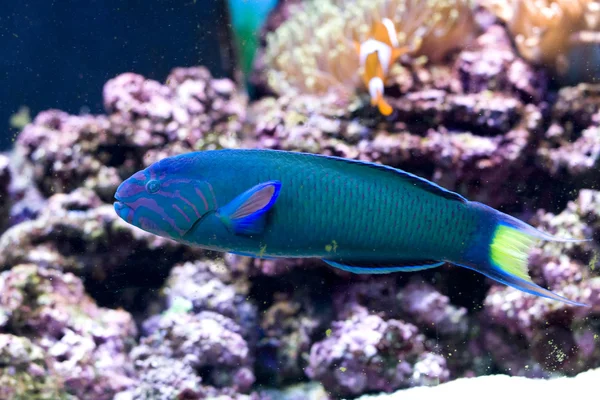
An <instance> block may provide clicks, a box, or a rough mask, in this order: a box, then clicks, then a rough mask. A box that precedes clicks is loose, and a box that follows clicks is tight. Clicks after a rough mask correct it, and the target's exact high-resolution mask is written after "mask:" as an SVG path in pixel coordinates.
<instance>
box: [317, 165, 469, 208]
mask: <svg viewBox="0 0 600 400" xmlns="http://www.w3.org/2000/svg"><path fill="white" fill-rule="evenodd" d="M311 155H313V156H315V157H325V158H331V159H335V160H338V161H342V162H346V163H349V164H360V165H364V166H367V167H371V168H374V169H378V170H381V171H386V172H389V173H393V174H395V175H396V177H398V178H400V179H404V180H405V181H406V182H408V183H411V184H413V185H414V186H416V187H418V188H420V189H423V190H425V191H427V192H429V193H432V194H435V195H437V196H441V197H443V198H446V199H449V200H455V201H459V202H461V203H467V202H468V200H467V199H465V198H464V197H462V196H461V195H460V194H458V193H455V192H452V191H450V190H448V189H444V188H443V187H441V186H439V185H436V184H435V183H433V182H430V181H428V180H427V179H425V178H421V177H418V176H416V175H413V174H411V173H410V172H406V171H402V170H401V169H396V168H393V167H389V166H387V165H383V164H375V163H372V162H369V161H362V160H351V159H348V158H341V157H335V156H326V155H321V154H311Z"/></svg>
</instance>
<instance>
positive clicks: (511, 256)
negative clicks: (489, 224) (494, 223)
mask: <svg viewBox="0 0 600 400" xmlns="http://www.w3.org/2000/svg"><path fill="white" fill-rule="evenodd" d="M535 241H536V239H535V238H533V237H532V236H530V235H528V234H526V233H523V232H521V231H519V230H518V229H515V228H512V227H510V226H506V225H502V224H500V225H498V227H497V228H496V231H495V232H494V238H493V239H492V244H491V246H490V258H491V260H492V263H493V264H494V265H495V266H496V267H498V268H500V269H501V270H503V271H505V272H506V273H508V274H510V275H514V276H517V277H519V278H521V279H524V280H526V281H529V282H531V277H530V276H529V272H528V268H527V266H528V263H529V251H530V250H531V247H532V246H533V244H534V243H535Z"/></svg>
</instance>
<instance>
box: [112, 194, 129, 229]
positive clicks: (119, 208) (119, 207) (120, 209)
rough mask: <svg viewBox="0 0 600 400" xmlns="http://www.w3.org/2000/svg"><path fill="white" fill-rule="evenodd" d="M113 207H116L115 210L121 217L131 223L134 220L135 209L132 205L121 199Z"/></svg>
mask: <svg viewBox="0 0 600 400" xmlns="http://www.w3.org/2000/svg"><path fill="white" fill-rule="evenodd" d="M115 198H116V195H115ZM113 207H114V209H115V212H116V213H117V215H118V216H119V217H120V218H121V219H123V220H124V221H127V222H129V223H131V221H132V220H133V209H132V208H131V207H129V206H128V205H126V204H125V203H123V202H120V201H115V202H114V204H113Z"/></svg>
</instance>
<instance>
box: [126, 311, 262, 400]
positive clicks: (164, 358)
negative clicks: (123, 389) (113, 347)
mask: <svg viewBox="0 0 600 400" xmlns="http://www.w3.org/2000/svg"><path fill="white" fill-rule="evenodd" d="M242 335H243V332H242V328H241V327H240V326H239V325H238V324H236V323H235V322H234V321H233V320H232V319H230V318H227V317H224V316H222V315H220V314H216V313H214V312H211V311H203V312H200V313H198V314H188V313H185V312H181V311H179V310H173V311H169V310H168V311H167V312H166V313H165V314H164V315H163V316H162V317H161V318H160V321H159V322H158V324H157V326H156V328H155V330H154V332H153V333H152V334H150V335H149V336H147V337H144V338H142V339H141V341H140V344H139V345H138V346H137V347H135V348H134V349H133V350H132V352H131V358H132V360H133V362H134V366H135V370H136V374H137V375H138V377H139V382H138V384H137V386H136V387H135V388H134V389H132V390H130V391H128V392H127V397H125V393H122V394H120V396H122V397H123V398H131V399H165V400H167V399H172V398H185V399H203V398H207V397H208V398H211V397H218V396H224V397H223V398H233V399H240V400H241V399H250V398H251V396H246V395H240V394H239V392H247V391H249V389H250V388H251V387H252V384H253V383H254V380H255V377H254V373H253V371H252V360H253V358H252V355H251V349H250V348H249V347H248V344H247V342H246V341H245V340H244V338H243V336H242ZM227 396H229V397H227Z"/></svg>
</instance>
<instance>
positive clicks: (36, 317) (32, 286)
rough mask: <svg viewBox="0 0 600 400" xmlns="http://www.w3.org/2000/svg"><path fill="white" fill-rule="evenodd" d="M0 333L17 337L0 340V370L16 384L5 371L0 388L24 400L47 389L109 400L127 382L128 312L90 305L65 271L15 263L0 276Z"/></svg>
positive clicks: (131, 330) (130, 334)
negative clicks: (11, 373) (17, 376)
mask: <svg viewBox="0 0 600 400" xmlns="http://www.w3.org/2000/svg"><path fill="white" fill-rule="evenodd" d="M0 329H2V330H5V331H10V332H13V333H14V334H15V335H19V336H22V337H13V336H11V335H3V336H2V339H4V340H3V341H2V343H3V344H2V345H0V348H2V349H3V350H1V351H0V353H1V354H4V356H3V357H7V358H8V362H9V363H8V365H10V366H9V367H6V368H14V369H15V373H18V374H20V376H21V377H22V380H21V379H18V380H13V381H10V380H9V376H7V375H6V373H5V374H3V376H4V379H5V382H6V384H7V385H8V386H6V387H5V386H4V384H3V385H2V389H0V390H5V391H8V392H10V391H13V393H19V391H21V392H22V393H23V394H24V395H25V394H26V395H25V397H24V398H33V395H34V394H35V393H36V392H37V393H39V391H40V390H45V389H48V390H54V391H55V392H56V393H59V392H61V393H62V392H64V393H68V394H72V395H74V396H76V398H94V399H99V400H102V399H106V400H109V399H112V398H113V396H114V395H115V394H116V393H117V392H120V391H122V390H124V389H127V388H129V387H131V386H132V385H133V383H134V380H133V379H132V378H131V377H130V374H131V372H132V368H131V363H130V360H129V356H128V350H129V349H130V348H131V345H132V344H133V340H134V338H135V335H136V327H135V324H134V322H133V319H132V317H131V315H129V314H128V313H127V312H125V311H122V310H110V309H104V308H100V307H98V306H97V305H96V304H95V303H94V302H93V301H92V300H91V299H90V297H89V296H87V295H86V294H85V291H84V287H83V283H82V282H81V280H80V279H79V278H77V277H76V276H75V275H73V274H71V273H62V272H60V271H57V270H52V269H47V268H43V267H39V266H36V265H32V264H22V265H17V266H15V267H13V268H12V269H11V270H9V271H5V272H3V273H2V274H0ZM19 348H20V349H21V352H20V353H19V352H17V350H18V349H19ZM4 352H6V353H4ZM17 354H19V357H20V359H15V358H14V357H16V355H17ZM11 359H12V361H11ZM2 364H3V365H7V363H5V362H3V363H2ZM3 369H5V368H3ZM45 371H49V372H50V374H48V375H46V372H45ZM11 385H12V386H11ZM30 396H31V397H30ZM3 398H8V397H3ZM58 398H60V397H58ZM64 398H67V397H64Z"/></svg>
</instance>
